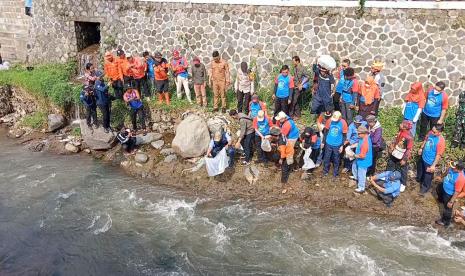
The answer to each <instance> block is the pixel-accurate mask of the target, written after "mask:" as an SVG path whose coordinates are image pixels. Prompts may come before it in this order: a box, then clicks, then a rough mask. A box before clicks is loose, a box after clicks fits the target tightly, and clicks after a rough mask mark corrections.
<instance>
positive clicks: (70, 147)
mask: <svg viewBox="0 0 465 276" xmlns="http://www.w3.org/2000/svg"><path fill="white" fill-rule="evenodd" d="M65 150H67V151H69V152H72V153H78V152H79V147H76V146H75V145H73V144H72V143H66V145H65Z"/></svg>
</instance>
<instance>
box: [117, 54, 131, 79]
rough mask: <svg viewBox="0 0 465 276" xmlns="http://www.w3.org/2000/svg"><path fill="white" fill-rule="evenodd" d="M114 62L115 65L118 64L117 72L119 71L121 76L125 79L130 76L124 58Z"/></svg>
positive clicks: (126, 61) (127, 63)
mask: <svg viewBox="0 0 465 276" xmlns="http://www.w3.org/2000/svg"><path fill="white" fill-rule="evenodd" d="M115 62H116V64H118V70H121V72H122V74H123V76H126V77H130V76H131V74H130V72H129V62H128V60H127V59H126V58H120V57H117V58H116V60H115Z"/></svg>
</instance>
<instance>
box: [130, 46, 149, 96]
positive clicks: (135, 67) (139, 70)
mask: <svg viewBox="0 0 465 276" xmlns="http://www.w3.org/2000/svg"><path fill="white" fill-rule="evenodd" d="M128 62H129V72H130V75H131V77H132V79H133V87H134V88H135V89H136V90H137V91H139V93H140V94H141V95H143V96H145V97H146V98H148V99H147V100H150V94H148V91H146V90H147V89H145V88H146V87H147V83H146V82H147V78H146V77H145V72H146V71H147V63H146V62H145V61H143V60H142V58H140V57H138V56H134V55H130V56H128ZM142 90H144V91H142Z"/></svg>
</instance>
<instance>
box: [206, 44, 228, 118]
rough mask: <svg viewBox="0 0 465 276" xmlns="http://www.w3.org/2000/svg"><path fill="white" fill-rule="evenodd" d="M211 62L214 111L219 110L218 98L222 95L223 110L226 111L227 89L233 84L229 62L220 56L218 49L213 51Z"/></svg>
mask: <svg viewBox="0 0 465 276" xmlns="http://www.w3.org/2000/svg"><path fill="white" fill-rule="evenodd" d="M212 56H213V61H212V63H211V64H210V70H209V71H210V87H212V89H213V112H216V111H218V100H219V98H220V97H221V111H222V112H223V113H224V112H226V89H227V88H228V86H229V85H230V84H231V76H230V74H229V65H228V63H227V62H226V61H225V60H223V59H221V58H220V53H218V51H214V52H213V55H212Z"/></svg>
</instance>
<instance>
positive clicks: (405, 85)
mask: <svg viewBox="0 0 465 276" xmlns="http://www.w3.org/2000/svg"><path fill="white" fill-rule="evenodd" d="M34 13H35V16H34V19H33V21H34V27H33V28H34V31H33V32H32V33H33V35H34V36H33V38H32V39H33V41H34V44H33V49H32V53H31V55H32V56H33V57H34V59H35V61H37V62H39V61H51V60H58V61H66V60H67V59H70V58H73V57H75V55H76V35H75V32H74V21H93V22H100V23H101V36H102V47H101V48H102V51H103V50H106V49H109V48H115V47H114V46H111V44H113V43H116V44H117V45H119V46H121V47H123V49H124V50H126V51H130V52H139V53H140V52H142V51H143V50H150V51H155V50H163V53H165V54H168V52H170V51H172V50H173V49H175V48H178V49H184V51H183V52H184V53H185V52H186V51H187V54H188V56H190V57H191V56H192V55H198V56H200V57H201V58H202V59H203V61H204V62H206V63H208V62H209V61H210V56H211V53H212V51H213V50H215V49H218V50H220V51H221V52H222V55H223V57H224V58H225V59H227V60H229V62H230V63H231V67H232V68H238V66H239V63H240V62H241V61H243V60H245V61H249V62H250V61H253V62H254V63H256V66H257V72H258V75H259V77H260V80H261V84H262V85H263V86H266V87H270V80H271V77H272V76H271V75H272V73H273V70H274V69H275V68H276V67H278V66H280V65H281V64H282V62H286V63H290V59H291V57H292V56H293V55H299V56H300V57H301V58H302V60H303V63H304V64H305V65H310V64H311V63H312V62H313V61H314V59H315V57H316V56H317V54H318V53H330V54H331V55H332V56H333V57H335V58H336V59H337V60H341V59H343V58H345V57H349V58H350V59H351V60H352V61H353V66H354V67H355V68H356V71H357V72H358V73H359V75H360V77H361V78H364V77H365V76H366V72H367V71H368V70H369V65H370V64H371V62H372V60H373V59H375V58H379V59H381V60H383V61H384V62H385V63H386V69H385V74H386V76H387V88H386V91H387V93H386V94H385V96H384V98H385V102H386V103H387V104H388V105H399V104H401V102H402V101H401V98H402V97H403V95H404V94H405V93H406V92H407V91H408V89H409V86H410V84H411V83H412V82H413V81H417V80H420V81H423V82H429V83H431V82H436V81H438V80H444V81H445V82H446V84H447V93H448V94H449V95H450V96H451V97H450V99H451V104H455V103H456V98H457V95H458V93H459V86H460V85H461V78H462V76H465V63H464V61H465V11H463V10H462V11H459V10H412V9H410V10H407V9H405V10H400V9H398V10H394V9H367V10H366V12H365V15H364V16H363V17H362V18H357V16H356V14H355V10H354V9H347V8H330V7H328V8H316V7H278V6H273V7H272V6H244V5H220V4H217V5H215V4H184V3H154V2H144V1H110V0H106V1H105V0H100V1H99V0H93V1H91V0H63V1H52V0H35V1H34ZM233 74H234V73H233Z"/></svg>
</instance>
